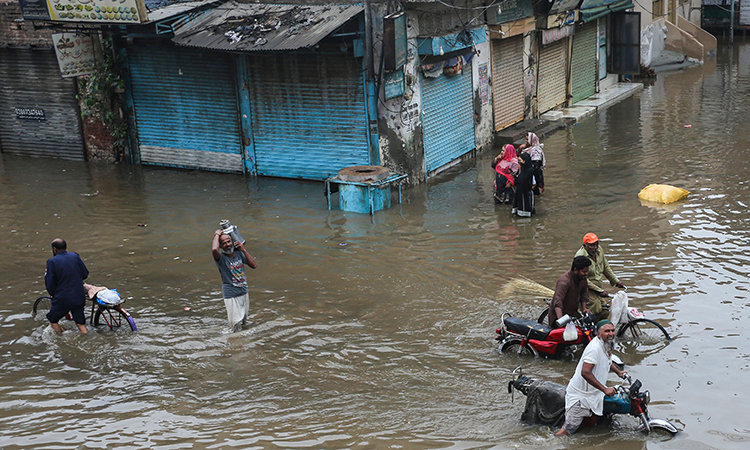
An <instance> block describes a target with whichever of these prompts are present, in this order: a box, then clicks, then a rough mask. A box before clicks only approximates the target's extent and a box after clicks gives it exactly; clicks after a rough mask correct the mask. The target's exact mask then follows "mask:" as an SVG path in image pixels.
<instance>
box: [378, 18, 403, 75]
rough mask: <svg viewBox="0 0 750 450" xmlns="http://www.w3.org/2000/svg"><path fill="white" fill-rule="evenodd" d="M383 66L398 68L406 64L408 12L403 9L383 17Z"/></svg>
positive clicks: (388, 68) (391, 68)
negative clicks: (405, 12)
mask: <svg viewBox="0 0 750 450" xmlns="http://www.w3.org/2000/svg"><path fill="white" fill-rule="evenodd" d="M383 41H384V42H383V66H384V68H385V70H388V71H393V70H398V69H400V68H402V67H403V66H404V64H406V52H407V44H406V14H404V12H403V11H401V12H398V13H395V14H389V15H387V16H385V17H383Z"/></svg>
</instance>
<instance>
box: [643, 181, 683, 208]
mask: <svg viewBox="0 0 750 450" xmlns="http://www.w3.org/2000/svg"><path fill="white" fill-rule="evenodd" d="M689 193H690V192H688V191H686V190H685V189H680V188H678V187H674V186H670V185H668V184H649V185H648V186H646V187H645V188H643V189H642V190H641V192H639V193H638V198H640V199H641V200H646V201H648V202H654V203H664V204H669V203H674V202H676V201H677V200H681V199H683V198H685V197H687V196H688V194H689Z"/></svg>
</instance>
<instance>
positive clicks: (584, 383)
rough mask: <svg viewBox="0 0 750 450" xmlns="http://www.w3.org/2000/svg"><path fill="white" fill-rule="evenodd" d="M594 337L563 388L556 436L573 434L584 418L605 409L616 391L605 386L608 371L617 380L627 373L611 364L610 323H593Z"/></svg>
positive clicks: (599, 413) (601, 412) (611, 336)
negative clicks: (561, 417) (562, 409)
mask: <svg viewBox="0 0 750 450" xmlns="http://www.w3.org/2000/svg"><path fill="white" fill-rule="evenodd" d="M596 330H597V334H596V337H595V338H594V339H593V340H592V341H591V342H590V343H589V345H587V346H586V349H585V350H584V351H583V355H582V356H581V360H580V361H578V366H577V367H576V372H575V374H574V375H573V378H571V379H570V382H569V383H568V387H567V388H566V389H565V423H564V424H563V426H562V427H561V428H560V429H559V430H558V431H557V432H555V436H567V435H570V434H573V433H575V432H576V430H578V427H580V426H581V423H582V422H583V420H584V419H585V418H586V417H590V416H591V415H592V414H595V415H597V416H601V415H602V414H603V409H604V396H605V395H606V396H612V395H614V394H615V389H614V388H611V387H607V384H606V383H607V374H608V373H609V371H610V370H612V371H613V372H615V373H616V374H617V375H618V376H619V377H620V378H624V377H625V374H626V373H627V372H626V371H624V370H620V369H619V368H618V367H617V366H616V365H615V364H614V363H612V360H611V357H612V343H613V341H614V339H615V327H614V325H612V322H610V321H609V320H601V321H599V322H598V323H597V324H596Z"/></svg>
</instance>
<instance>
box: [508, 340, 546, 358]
mask: <svg viewBox="0 0 750 450" xmlns="http://www.w3.org/2000/svg"><path fill="white" fill-rule="evenodd" d="M500 353H509V354H511V355H526V356H533V357H537V356H539V355H538V354H537V352H536V350H534V349H533V348H531V346H530V345H523V346H522V345H521V340H520V339H511V340H509V341H505V342H503V344H502V345H501V346H500Z"/></svg>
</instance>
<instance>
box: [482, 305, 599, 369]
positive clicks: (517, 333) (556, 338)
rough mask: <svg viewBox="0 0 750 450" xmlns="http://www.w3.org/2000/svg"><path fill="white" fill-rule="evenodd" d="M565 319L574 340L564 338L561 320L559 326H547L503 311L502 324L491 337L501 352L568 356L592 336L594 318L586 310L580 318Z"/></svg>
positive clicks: (586, 342) (563, 327) (553, 356)
mask: <svg viewBox="0 0 750 450" xmlns="http://www.w3.org/2000/svg"><path fill="white" fill-rule="evenodd" d="M566 317H567V316H566ZM568 319H569V320H572V323H573V324H574V325H575V330H576V333H577V334H576V336H575V339H569V340H566V339H565V337H564V334H565V326H564V325H566V323H564V322H565V321H564V320H563V323H562V325H563V326H561V327H560V328H550V327H548V326H547V325H544V324H541V323H538V322H535V321H533V320H525V319H519V318H517V317H513V316H511V315H507V316H506V315H505V314H503V317H502V320H503V326H501V327H500V328H498V329H497V337H496V338H495V339H496V340H498V341H500V346H499V347H498V350H499V351H500V352H501V353H511V354H518V355H530V356H546V357H549V358H560V357H570V358H572V357H573V356H574V354H575V351H576V350H577V349H579V348H582V347H585V346H586V345H587V344H588V343H589V342H591V340H592V339H594V337H595V336H596V334H595V332H594V329H595V325H594V320H596V319H595V316H594V315H593V314H591V313H588V312H587V313H585V314H584V315H583V316H582V317H577V318H572V319H571V318H568Z"/></svg>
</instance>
